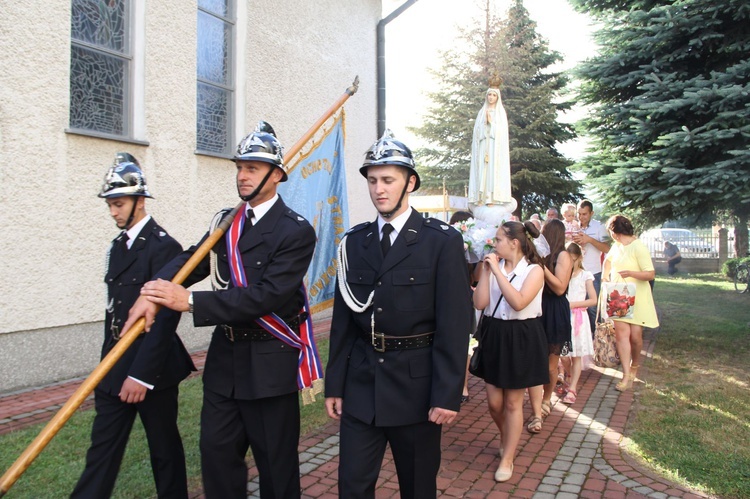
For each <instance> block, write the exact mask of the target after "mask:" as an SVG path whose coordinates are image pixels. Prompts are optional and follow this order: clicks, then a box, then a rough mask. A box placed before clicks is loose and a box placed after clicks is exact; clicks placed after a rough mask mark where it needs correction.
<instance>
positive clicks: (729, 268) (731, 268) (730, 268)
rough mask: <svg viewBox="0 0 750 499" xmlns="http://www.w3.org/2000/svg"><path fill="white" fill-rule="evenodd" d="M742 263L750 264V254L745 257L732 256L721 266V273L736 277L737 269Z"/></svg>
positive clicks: (730, 277) (731, 277)
mask: <svg viewBox="0 0 750 499" xmlns="http://www.w3.org/2000/svg"><path fill="white" fill-rule="evenodd" d="M740 263H747V264H750V256H746V257H743V258H730V259H729V260H727V261H726V262H724V265H722V266H721V273H722V274H724V275H725V276H727V277H728V278H729V279H734V274H735V272H736V271H737V265H739V264H740Z"/></svg>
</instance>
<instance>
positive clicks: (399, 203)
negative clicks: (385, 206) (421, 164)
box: [379, 175, 411, 219]
mask: <svg viewBox="0 0 750 499" xmlns="http://www.w3.org/2000/svg"><path fill="white" fill-rule="evenodd" d="M409 180H411V175H409V178H408V179H406V184H405V185H404V190H403V191H401V197H399V198H398V203H396V207H395V208H393V209H392V210H391V211H389V212H386V213H383V212H382V211H381V212H379V213H380V216H381V217H383V218H385V219H388V218H391V217H392V216H393V214H394V213H396V212H397V211H398V210H400V209H401V203H403V202H404V196H406V189H408V188H409Z"/></svg>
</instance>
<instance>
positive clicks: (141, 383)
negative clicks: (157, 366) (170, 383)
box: [128, 376, 154, 390]
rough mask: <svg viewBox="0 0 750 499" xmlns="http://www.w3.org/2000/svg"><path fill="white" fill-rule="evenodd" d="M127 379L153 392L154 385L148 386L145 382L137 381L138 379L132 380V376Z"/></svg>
mask: <svg viewBox="0 0 750 499" xmlns="http://www.w3.org/2000/svg"><path fill="white" fill-rule="evenodd" d="M128 378H130V379H132V380H133V381H135V382H136V383H138V384H139V385H143V386H145V387H146V388H148V389H149V390H153V389H154V385H149V384H148V383H146V382H145V381H141V380H139V379H138V378H134V377H132V376H128Z"/></svg>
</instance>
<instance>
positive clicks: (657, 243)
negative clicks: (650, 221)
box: [640, 228, 718, 258]
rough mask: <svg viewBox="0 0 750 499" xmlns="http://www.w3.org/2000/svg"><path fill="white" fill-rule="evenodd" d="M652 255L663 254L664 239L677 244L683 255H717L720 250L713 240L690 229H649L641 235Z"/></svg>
mask: <svg viewBox="0 0 750 499" xmlns="http://www.w3.org/2000/svg"><path fill="white" fill-rule="evenodd" d="M640 239H641V241H643V242H644V243H645V244H646V246H648V249H649V250H651V255H652V256H654V257H657V258H661V257H662V256H663V251H664V241H669V242H670V243H672V244H676V245H677V247H678V248H679V249H680V254H681V255H682V256H683V257H688V258H690V257H692V258H696V257H703V258H708V257H716V256H718V252H717V251H716V248H715V247H714V245H713V244H711V242H709V241H706V240H705V239H704V238H702V237H701V236H699V235H698V234H696V233H695V232H693V231H692V230H690V229H663V228H659V229H649V230H647V231H645V232H644V233H643V234H641V236H640Z"/></svg>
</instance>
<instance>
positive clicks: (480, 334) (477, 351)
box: [469, 275, 516, 378]
mask: <svg viewBox="0 0 750 499" xmlns="http://www.w3.org/2000/svg"><path fill="white" fill-rule="evenodd" d="M515 278H516V276H515V275H513V277H511V278H510V280H509V281H508V282H513V279H515ZM501 301H503V295H502V294H501V295H500V298H499V299H498V300H497V304H496V305H495V309H494V310H493V311H492V316H493V317H494V315H495V312H497V308H498V307H499V306H500V302H501ZM484 317H485V315H484V314H482V316H481V317H480V318H479V324H477V330H476V332H475V333H474V337H475V338H476V339H477V342H478V343H479V344H478V345H477V346H475V347H474V352H473V353H472V354H471V359H469V372H470V373H471V374H473V375H474V376H476V377H478V378H484V365H483V364H482V343H484V335H485V334H486V331H485V327H484V325H485V323H486V321H485V320H484Z"/></svg>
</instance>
